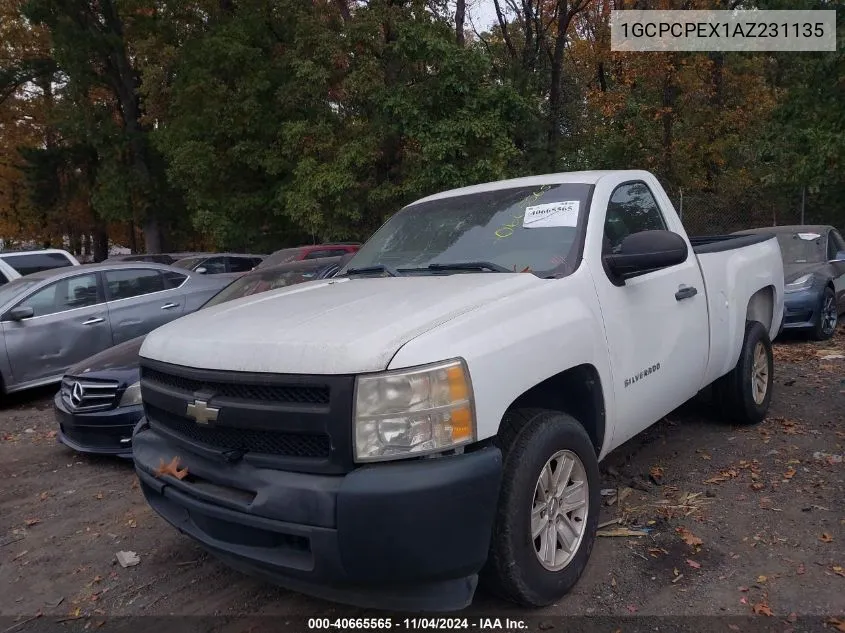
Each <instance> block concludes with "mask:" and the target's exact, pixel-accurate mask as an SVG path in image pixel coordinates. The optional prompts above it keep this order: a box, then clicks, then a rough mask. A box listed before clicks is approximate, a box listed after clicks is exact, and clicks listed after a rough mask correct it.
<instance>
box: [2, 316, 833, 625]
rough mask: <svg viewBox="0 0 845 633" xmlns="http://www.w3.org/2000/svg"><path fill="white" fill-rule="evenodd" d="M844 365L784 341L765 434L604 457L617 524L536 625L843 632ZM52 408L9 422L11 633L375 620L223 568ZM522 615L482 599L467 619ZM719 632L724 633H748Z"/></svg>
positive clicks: (674, 431)
mask: <svg viewBox="0 0 845 633" xmlns="http://www.w3.org/2000/svg"><path fill="white" fill-rule="evenodd" d="M836 354H840V355H845V329H843V330H840V331H839V332H838V334H837V336H836V337H835V338H834V339H833V340H831V341H828V342H825V343H807V342H804V341H801V340H800V339H796V340H787V341H785V342H781V341H779V342H778V344H777V345H776V346H775V356H776V373H775V395H774V400H773V403H772V409H771V413H770V417H769V418H768V419H767V420H766V421H764V422H763V423H762V424H760V425H758V426H755V427H751V428H736V427H732V426H730V425H728V424H726V423H724V422H721V421H720V420H719V419H718V416H716V415H715V414H713V413H712V412H711V411H710V410H708V408H707V406H706V404H698V403H696V404H691V405H687V406H686V407H684V408H683V409H681V410H679V411H676V412H674V413H672V414H670V415H669V416H667V418H666V419H664V420H662V421H661V422H660V423H658V424H656V425H655V426H653V427H652V428H651V429H649V430H647V431H646V432H644V433H641V434H640V435H638V436H637V437H635V438H634V439H632V440H631V441H629V442H628V443H626V444H625V445H624V446H622V447H620V448H619V449H617V450H616V451H614V452H613V453H612V454H611V455H610V456H608V458H607V459H606V460H605V461H604V462H603V464H602V471H603V478H604V486H605V488H607V489H608V490H609V489H611V488H612V489H614V494H611V495H608V496H606V497H605V499H606V503H610V502H611V501H613V503H612V504H610V505H606V506H605V507H604V508H603V514H604V516H603V519H602V520H603V522H605V521H613V520H618V522H616V523H612V524H610V525H608V526H606V527H604V528H602V532H605V533H607V536H602V537H600V538H599V539H598V540H597V543H596V546H595V548H594V552H593V556H592V559H591V561H590V563H589V565H588V567H587V570H586V572H585V574H584V576H583V577H582V579H581V581H580V583H579V584H578V585H577V587H576V588H575V589H574V591H573V592H572V593H571V594H570V595H568V596H567V597H566V598H564V599H563V600H561V601H560V602H559V603H557V604H555V605H553V606H552V607H549V608H547V609H543V610H542V611H539V612H535V613H534V615H535V616H536V617H538V618H539V620H532V621H537V622H539V629H541V630H548V629H551V628H555V626H556V625H555V624H554V623H553V622H554V621H555V618H557V617H558V616H564V615H583V614H592V615H603V616H626V617H628V618H629V619H628V620H627V622H629V623H631V622H636V621H637V619H638V618H639V616H644V615H657V616H665V615H683V616H714V615H722V616H745V618H744V619H743V620H742V622H765V623H771V624H772V625H774V624H775V623H777V627H776V628H775V629H774V630H778V631H784V630H792V628H793V627H792V624H794V622H795V620H796V618H799V619H800V618H805V617H808V616H819V617H818V618H817V619H816V620H815V621H817V622H818V623H825V624H821V625H822V626H825V627H826V628H827V629H828V630H830V631H837V630H838V631H845V616H843V614H845V569H843V568H845V507H843V498H844V497H843V492H844V491H845V463H843V462H842V461H841V456H842V455H843V454H845V416H843V411H845V358H832V359H825V356H829V355H836ZM51 397H52V390H49V389H48V390H39V391H34V392H28V393H25V394H21V395H17V396H10V397H9V398H7V399H6V401H5V403H4V405H3V406H2V408H0V481H2V485H0V615H2V616H5V617H4V619H3V620H2V623H0V633H6V631H7V630H8V631H11V630H14V631H15V632H17V631H26V630H30V629H33V628H34V627H37V626H38V625H40V624H41V623H45V622H51V623H55V622H56V621H58V620H64V622H65V626H66V625H68V624H72V625H77V624H80V625H81V624H84V625H85V626H86V627H89V628H90V629H93V628H96V627H97V626H98V625H101V624H102V622H103V619H104V618H110V617H112V616H122V615H149V614H152V613H156V614H176V615H194V616H199V615H204V616H210V615H215V616H220V615H223V616H236V615H241V614H249V615H274V616H288V617H298V616H320V617H337V616H351V615H361V614H362V613H364V612H363V611H361V610H357V609H353V608H350V607H344V606H339V605H334V604H329V603H326V602H322V601H319V600H315V599H311V598H308V597H305V596H302V595H299V594H295V593H291V592H288V591H284V590H282V589H278V588H275V587H273V586H270V585H267V584H264V583H262V582H259V581H255V580H253V579H250V578H248V577H245V576H243V575H240V574H239V573H237V572H235V571H232V570H230V569H228V568H227V567H225V566H224V565H222V564H220V563H218V562H217V561H216V560H215V559H213V558H212V557H210V556H208V555H207V554H206V553H205V552H204V551H203V550H202V549H200V548H199V547H198V546H196V545H195V544H194V543H193V542H191V541H190V540H188V539H187V538H186V537H182V536H180V535H179V534H178V533H177V532H176V531H175V530H173V529H171V528H170V526H168V525H167V524H165V523H164V521H163V520H161V519H159V518H158V516H157V515H155V514H154V513H153V512H152V511H151V510H150V509H149V508H148V507H147V505H146V503H145V502H144V499H143V497H142V495H141V492H140V491H139V489H138V486H137V483H136V481H135V476H134V473H133V470H132V467H131V464H130V463H127V462H123V461H115V460H112V459H100V458H90V457H81V456H78V455H75V454H74V453H72V452H71V451H70V450H68V449H66V448H64V447H62V446H60V445H57V444H56V441H55V424H54V421H53V413H52V402H51ZM628 489H630V490H628ZM620 530H631V532H629V533H626V532H620ZM626 534H627V535H626ZM119 550H132V551H135V552H137V553H138V555H139V556H140V558H141V562H140V564H139V565H137V566H135V567H132V568H127V569H123V568H121V567H120V566H118V565H117V564H116V562H115V553H116V552H117V551H119ZM526 613H527V612H525V611H517V610H514V609H513V608H511V607H510V606H508V605H505V604H502V603H500V602H498V601H497V600H496V599H495V598H493V597H490V596H489V595H486V594H484V593H483V592H479V594H478V595H477V596H476V600H475V602H474V604H473V605H472V607H470V609H469V610H468V611H467V614H468V615H490V614H493V615H497V614H498V615H500V617H504V615H502V614H516V615H521V616H524V615H526ZM39 614H40V615H39ZM371 615H377V614H371ZM36 616H38V617H37V618H36ZM31 618H35V619H31ZM69 618H70V619H69ZM543 618H551V620H549V621H548V622H545V621H543V620H542V619H543ZM839 618H841V619H839ZM218 620H219V621H220V622H221V623H222V622H229V621H230V620H227V618H218ZM282 621H283V620H281V621H280V622H282ZM720 621H721V622H724V623H725V624H724V626H722V628H721V629H720V630H748V629H747V628H742V629H741V627H740V626H739V625H737V624H728V623H727V622H728V620H720ZM6 623H7V626H4V624H6ZM226 626H229V625H224V624H220V626H218V627H217V628H218V630H223V629H225V630H229V629H228V628H226ZM81 628H84V627H81ZM107 628H108V627H107ZM182 628H184V627H182ZM202 628H203V630H207V629H208V628H209V626H207V625H203V627H202ZM230 628H231V627H230ZM558 628H559V629H560V627H559V625H558ZM231 630H245V629H243V628H242V627H241V628H233V629H231ZM249 630H252V628H250V629H249ZM607 630H608V631H611V632H612V631H614V630H620V631H621V630H622V629H621V628H619V629H617V628H616V627H613V628H608V629H607ZM629 630H630V629H629Z"/></svg>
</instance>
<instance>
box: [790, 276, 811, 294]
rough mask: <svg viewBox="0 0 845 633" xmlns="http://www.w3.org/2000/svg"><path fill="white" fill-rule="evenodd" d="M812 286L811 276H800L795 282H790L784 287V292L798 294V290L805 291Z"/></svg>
mask: <svg viewBox="0 0 845 633" xmlns="http://www.w3.org/2000/svg"><path fill="white" fill-rule="evenodd" d="M812 285H813V276H812V275H801V276H800V277H799V278H798V279H796V280H795V281H790V282H789V283H788V284H786V286H784V292H798V291H799V290H806V289H807V288H809V287H810V286H812Z"/></svg>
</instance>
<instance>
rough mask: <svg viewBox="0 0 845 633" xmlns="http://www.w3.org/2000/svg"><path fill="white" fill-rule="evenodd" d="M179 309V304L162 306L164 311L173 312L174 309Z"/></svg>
mask: <svg viewBox="0 0 845 633" xmlns="http://www.w3.org/2000/svg"><path fill="white" fill-rule="evenodd" d="M178 307H179V304H178V303H165V304H164V305H163V306H161V309H162V310H172V309H173V308H178Z"/></svg>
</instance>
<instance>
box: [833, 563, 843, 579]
mask: <svg viewBox="0 0 845 633" xmlns="http://www.w3.org/2000/svg"><path fill="white" fill-rule="evenodd" d="M831 569H832V570H833V573H834V574H836V575H837V576H842V577H843V578H845V569H842V567H841V566H839V565H834V566H833V567H831Z"/></svg>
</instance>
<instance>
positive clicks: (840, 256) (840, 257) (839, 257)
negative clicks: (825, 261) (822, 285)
mask: <svg viewBox="0 0 845 633" xmlns="http://www.w3.org/2000/svg"><path fill="white" fill-rule="evenodd" d="M830 261H832V262H845V251H839V252H838V253H836V257H834V258H833V259H831V260H830Z"/></svg>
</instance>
